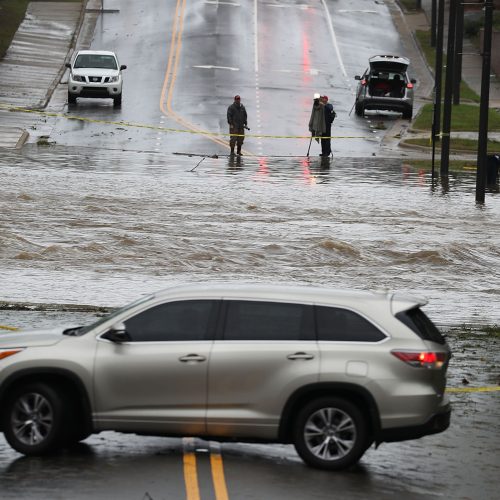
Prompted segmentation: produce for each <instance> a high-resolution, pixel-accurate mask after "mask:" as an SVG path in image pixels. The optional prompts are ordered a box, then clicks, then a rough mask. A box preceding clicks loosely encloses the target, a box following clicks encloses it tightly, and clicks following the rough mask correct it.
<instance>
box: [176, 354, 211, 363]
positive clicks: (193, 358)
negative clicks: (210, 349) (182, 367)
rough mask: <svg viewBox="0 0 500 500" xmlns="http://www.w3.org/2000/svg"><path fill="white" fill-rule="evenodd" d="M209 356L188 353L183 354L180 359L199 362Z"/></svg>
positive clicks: (184, 361)
mask: <svg viewBox="0 0 500 500" xmlns="http://www.w3.org/2000/svg"><path fill="white" fill-rule="evenodd" d="M206 360H207V358H206V357H205V356H200V355H199V354H187V355H186V356H182V357H180V358H179V361H182V362H183V363H189V362H193V361H194V362H197V363H201V362H202V361H206Z"/></svg>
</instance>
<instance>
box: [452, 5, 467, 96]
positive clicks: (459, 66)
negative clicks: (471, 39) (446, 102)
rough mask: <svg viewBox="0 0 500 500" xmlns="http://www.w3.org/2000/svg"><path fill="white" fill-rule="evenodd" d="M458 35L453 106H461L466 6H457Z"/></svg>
mask: <svg viewBox="0 0 500 500" xmlns="http://www.w3.org/2000/svg"><path fill="white" fill-rule="evenodd" d="M456 27H457V33H456V36H455V43H456V47H455V77H454V78H453V104H460V83H461V82H462V52H463V46H464V4H463V3H462V2H461V1H459V2H458V5H457V23H456Z"/></svg>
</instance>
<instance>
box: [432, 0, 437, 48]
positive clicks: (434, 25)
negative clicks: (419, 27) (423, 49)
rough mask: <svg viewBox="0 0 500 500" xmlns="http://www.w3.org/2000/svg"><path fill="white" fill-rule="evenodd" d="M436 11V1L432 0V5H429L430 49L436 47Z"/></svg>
mask: <svg viewBox="0 0 500 500" xmlns="http://www.w3.org/2000/svg"><path fill="white" fill-rule="evenodd" d="M436 11H437V5H436V0H432V3H431V47H435V46H436Z"/></svg>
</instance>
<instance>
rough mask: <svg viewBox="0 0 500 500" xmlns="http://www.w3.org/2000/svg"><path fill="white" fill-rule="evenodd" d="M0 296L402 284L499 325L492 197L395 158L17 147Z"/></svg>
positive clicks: (121, 299)
mask: <svg viewBox="0 0 500 500" xmlns="http://www.w3.org/2000/svg"><path fill="white" fill-rule="evenodd" d="M0 167H1V170H2V174H3V183H2V185H1V187H0V193H1V199H0V200H1V201H0V205H1V211H2V220H1V223H0V265H1V267H2V270H3V277H4V279H3V280H2V281H3V286H2V291H1V293H0V299H1V300H4V301H14V302H42V303H71V304H94V305H100V306H110V307H114V306H118V305H122V304H125V303H127V302H129V301H131V300H133V299H135V298H136V297H138V296H139V295H141V294H143V293H149V292H152V291H155V290H158V289H161V288H164V287H166V286H168V285H170V284H172V283H178V282H192V281H207V280H247V281H266V282H267V281H285V282H296V283H311V284H324V285H328V286H334V287H341V288H357V289H380V288H388V289H391V290H400V291H408V292H411V293H413V294H418V295H423V296H425V297H427V298H429V299H430V303H429V305H428V306H427V307H426V311H427V313H428V314H429V315H430V316H431V317H432V319H433V320H434V321H436V322H437V323H438V324H454V325H457V324H458V325H461V324H498V323H500V292H499V286H498V285H499V283H500V279H499V278H500V196H499V194H498V193H488V195H487V202H486V204H485V206H482V207H480V206H476V205H475V202H474V186H475V177H474V176H473V175H468V174H461V175H458V176H455V175H452V176H450V178H449V182H448V183H447V184H446V185H444V184H438V185H436V186H434V187H433V186H432V183H431V179H430V174H428V173H426V172H419V171H418V170H415V169H413V168H411V167H409V166H408V165H406V164H405V162H404V160H401V159H385V160H379V159H376V158H373V159H356V158H352V159H344V158H335V159H333V160H321V159H320V158H318V157H311V158H310V159H308V158H305V157H293V158H266V157H261V158H258V157H243V158H241V159H239V160H237V159H230V158H228V157H218V158H203V157H194V156H193V157H189V156H180V155H172V154H169V155H162V154H154V153H140V152H130V151H128V152H121V151H106V150H93V149H90V148H69V149H66V148H63V147H41V146H38V147H37V146H35V145H29V146H26V147H25V148H23V150H22V151H21V152H16V151H4V152H3V154H2V157H1V159H0Z"/></svg>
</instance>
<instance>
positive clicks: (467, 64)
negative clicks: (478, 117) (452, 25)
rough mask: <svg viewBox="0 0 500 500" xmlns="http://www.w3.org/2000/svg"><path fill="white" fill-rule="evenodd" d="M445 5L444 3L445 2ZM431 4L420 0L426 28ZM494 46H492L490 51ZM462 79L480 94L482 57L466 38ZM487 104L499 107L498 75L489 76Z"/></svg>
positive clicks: (499, 79)
mask: <svg viewBox="0 0 500 500" xmlns="http://www.w3.org/2000/svg"><path fill="white" fill-rule="evenodd" d="M445 5H446V4H445ZM431 6H432V0H422V9H423V11H424V13H425V17H426V22H427V28H428V29H430V24H431ZM448 16H449V12H448V9H446V8H445V15H444V36H445V42H444V50H445V51H446V34H447V32H448V19H449V17H448ZM406 17H407V18H408V19H410V18H411V15H410V14H407V15H406ZM415 29H421V28H416V27H413V29H412V31H413V32H415ZM493 50H494V48H493V47H492V51H493ZM462 54H463V56H462V79H463V80H464V81H465V83H467V85H469V87H470V88H471V89H472V90H473V91H474V92H475V93H476V94H477V95H481V74H482V70H483V58H482V57H481V55H480V54H479V50H478V48H477V47H475V46H474V45H472V43H471V42H470V40H469V39H468V38H465V37H464V39H463V48H462ZM489 106H490V108H500V75H495V74H492V75H491V78H490V92H489Z"/></svg>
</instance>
